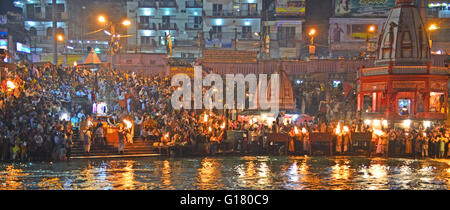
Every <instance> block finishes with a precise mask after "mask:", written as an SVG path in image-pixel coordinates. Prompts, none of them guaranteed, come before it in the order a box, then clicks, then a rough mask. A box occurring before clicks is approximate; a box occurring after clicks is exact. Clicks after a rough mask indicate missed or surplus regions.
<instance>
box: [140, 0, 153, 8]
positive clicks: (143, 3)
mask: <svg viewBox="0 0 450 210" xmlns="http://www.w3.org/2000/svg"><path fill="white" fill-rule="evenodd" d="M138 5H139V7H144V8H156V3H155V2H154V1H141V2H139V4H138Z"/></svg>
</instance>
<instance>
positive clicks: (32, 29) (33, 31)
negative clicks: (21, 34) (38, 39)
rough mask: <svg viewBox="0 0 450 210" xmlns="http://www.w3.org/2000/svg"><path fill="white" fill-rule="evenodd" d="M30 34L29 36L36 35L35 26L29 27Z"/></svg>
mask: <svg viewBox="0 0 450 210" xmlns="http://www.w3.org/2000/svg"><path fill="white" fill-rule="evenodd" d="M30 34H31V36H37V30H36V28H35V27H31V28H30Z"/></svg>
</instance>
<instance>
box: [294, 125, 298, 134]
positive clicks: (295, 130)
mask: <svg viewBox="0 0 450 210" xmlns="http://www.w3.org/2000/svg"><path fill="white" fill-rule="evenodd" d="M294 132H295V134H298V129H297V126H295V127H294Z"/></svg>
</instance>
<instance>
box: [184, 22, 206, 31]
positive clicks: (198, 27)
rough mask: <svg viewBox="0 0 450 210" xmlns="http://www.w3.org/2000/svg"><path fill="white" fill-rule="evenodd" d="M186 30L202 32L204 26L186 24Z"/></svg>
mask: <svg viewBox="0 0 450 210" xmlns="http://www.w3.org/2000/svg"><path fill="white" fill-rule="evenodd" d="M184 28H185V29H186V30H202V29H203V27H202V24H201V23H185V25H184Z"/></svg>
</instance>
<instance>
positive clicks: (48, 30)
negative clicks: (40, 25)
mask: <svg viewBox="0 0 450 210" xmlns="http://www.w3.org/2000/svg"><path fill="white" fill-rule="evenodd" d="M47 36H48V37H51V36H53V28H52V27H48V28H47Z"/></svg>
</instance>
